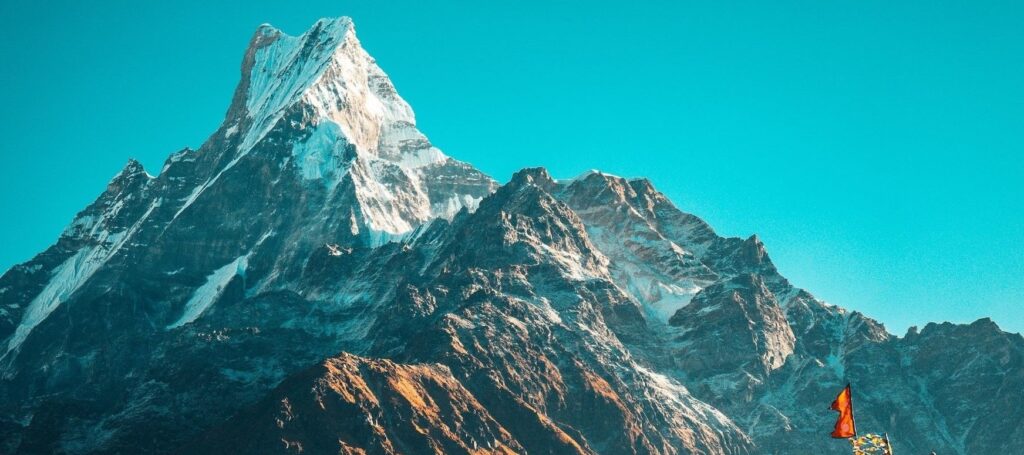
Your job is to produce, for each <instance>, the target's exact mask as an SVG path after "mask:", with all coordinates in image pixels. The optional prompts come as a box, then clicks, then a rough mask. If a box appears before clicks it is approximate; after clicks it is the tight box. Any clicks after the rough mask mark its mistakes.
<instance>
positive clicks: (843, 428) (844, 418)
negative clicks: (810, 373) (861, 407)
mask: <svg viewBox="0 0 1024 455" xmlns="http://www.w3.org/2000/svg"><path fill="white" fill-rule="evenodd" d="M832 410H833V411H839V420H836V429H835V430H834V431H832V437H833V438H836V439H846V438H852V437H854V436H856V435H857V426H856V425H855V424H854V423H853V396H852V395H851V394H850V385H849V384H847V385H846V388H844V389H843V391H842V392H839V396H838V397H836V401H833V402H832Z"/></svg>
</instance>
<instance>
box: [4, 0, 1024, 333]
mask: <svg viewBox="0 0 1024 455" xmlns="http://www.w3.org/2000/svg"><path fill="white" fill-rule="evenodd" d="M149 3H156V2H137V1H131V2H130V1H110V2H81V1H73V2H72V1H66V2H46V4H45V6H44V4H43V3H41V2H29V1H23V0H5V1H3V2H2V3H0V22H2V27H0V62H3V66H2V71H0V132H2V136H0V138H2V140H0V213H2V214H3V215H2V217H3V222H2V223H0V238H2V239H4V240H3V241H2V246H0V270H6V269H7V268H8V267H9V266H11V265H13V264H15V263H17V262H21V261H25V260H27V259H29V258H30V257H31V256H32V255H33V254H35V253H36V252H39V251H41V250H42V249H43V248H45V247H46V246H47V245H49V244H51V243H52V242H53V241H54V240H55V239H56V238H57V236H58V235H59V233H60V231H61V230H62V229H63V227H64V226H65V225H66V224H67V223H68V222H69V221H70V220H71V219H72V217H73V216H74V214H75V212H77V211H78V210H79V209H81V208H83V207H84V206H85V205H86V204H88V203H89V202H91V201H92V200H93V199H94V198H95V197H96V196H97V195H98V194H99V193H100V192H101V191H102V190H103V188H104V186H105V184H106V182H107V181H108V180H109V179H110V178H111V177H112V176H113V175H114V174H115V173H117V171H118V170H119V169H120V168H121V167H122V166H123V165H124V163H125V162H126V161H127V159H128V158H129V157H135V158H137V159H139V160H140V161H142V162H143V164H144V165H145V166H146V168H147V169H149V170H150V172H153V173H155V172H157V171H158V170H159V169H160V166H161V164H162V162H163V160H164V159H165V158H166V156H167V155H168V154H169V153H171V152H173V151H175V150H178V149H180V148H182V147H184V146H191V147H197V146H199V145H200V144H201V143H202V142H203V140H204V139H205V137H206V136H207V135H208V134H210V133H212V132H213V131H214V130H215V129H216V127H217V126H218V124H219V122H220V120H221V118H222V116H223V114H224V111H225V110H226V108H227V106H228V103H229V101H230V98H231V94H232V90H233V89H234V86H235V83H236V82H237V78H238V75H239V65H240V62H241V58H242V53H243V51H244V50H245V47H246V44H247V42H248V39H249V38H250V36H251V35H252V32H253V31H254V30H255V28H256V26H257V25H259V24H260V23H263V22H270V23H272V24H274V25H276V26H278V27H279V28H282V29H283V30H285V31H286V32H288V33H291V34H298V33H301V32H302V31H304V30H305V29H306V28H307V27H309V26H310V25H311V24H312V23H313V22H314V21H315V20H316V19H317V18H318V17H321V16H338V15H349V16H352V17H353V18H354V19H355V22H356V27H357V30H358V33H359V36H360V38H361V40H362V41H363V44H364V45H365V47H366V48H367V49H368V50H369V51H370V53H371V54H373V55H374V56H375V57H376V58H377V60H378V61H379V63H380V64H381V66H382V67H383V68H384V70H385V71H387V72H388V73H389V74H390V75H391V76H392V78H393V79H394V81H395V84H396V85H397V87H398V89H399V91H400V92H401V93H402V95H403V96H404V97H405V98H406V99H407V100H408V101H409V102H410V103H411V104H412V105H413V107H414V108H415V110H416V112H417V115H418V117H419V122H420V126H421V129H422V130H423V131H424V132H425V133H426V134H427V135H428V136H429V137H430V138H431V139H432V141H433V142H434V143H435V144H437V145H438V146H439V147H441V148H442V149H443V150H445V151H446V152H447V153H448V154H450V155H452V156H455V157H457V158H460V159H463V160H466V161H469V162H471V163H473V164H475V165H476V166H478V167H479V168H481V169H482V170H484V171H485V172H487V173H489V174H491V175H492V176H494V177H495V178H497V179H499V180H502V181H504V180H507V179H508V177H509V176H510V175H511V174H512V172H514V171H515V170H517V169H519V168H522V167H526V166H537V165H543V166H546V167H547V168H548V169H550V170H551V172H552V174H553V175H555V176H556V177H571V176H574V175H576V174H578V173H581V172H583V171H584V170H586V169H589V168H599V169H602V170H605V171H606V172H610V173H613V174H618V175H622V176H647V177H649V178H651V180H653V181H654V183H655V185H656V186H657V187H658V189H660V190H661V191H663V192H664V193H666V194H667V195H668V196H669V197H670V198H672V200H674V201H675V202H676V204H677V205H679V206H680V207H681V208H682V209H683V210H686V211H689V212H692V213H695V214H697V215H699V216H701V217H703V218H705V219H706V220H708V221H709V222H710V223H711V224H712V225H713V226H715V228H716V229H718V231H719V232H720V233H722V234H725V235H732V236H744V237H746V236H748V235H750V234H753V233H757V234H759V235H760V236H761V237H762V238H763V240H764V241H765V243H766V244H767V246H768V250H769V253H770V254H771V256H772V258H773V259H774V261H775V263H776V264H777V265H778V267H779V268H780V270H781V271H782V272H783V274H785V275H786V276H787V277H789V278H790V279H791V280H792V281H793V282H794V283H796V284H797V285H798V286H802V287H805V288H807V289H809V290H811V291H812V292H813V293H815V294H816V295H818V296H820V297H822V298H824V299H826V300H828V301H830V302H832V303H835V304H839V305H842V306H845V307H848V308H851V309H856V310H860V311H863V312H864V313H867V314H868V315H870V316H873V317H875V318H878V319H880V320H881V321H882V322H884V323H885V324H886V325H887V327H888V328H889V330H890V331H892V332H894V333H897V334H902V333H904V331H905V330H906V329H907V327H908V326H910V325H923V323H925V322H927V321H941V320H950V321H956V322H969V321H972V320H974V319H977V318H979V317H983V316H991V317H992V318H993V319H995V320H996V321H997V322H998V323H999V324H1000V325H1001V326H1002V327H1004V328H1006V329H1008V330H1013V331H1022V330H1024V309H1022V308H1024V88H1022V87H1024V2H1021V1H1019V0H1010V1H985V0H977V1H973V0H972V1H968V0H964V1H958V2H952V1H929V2H925V1H915V2H892V1H876V0H857V1H852V0H851V1H821V0H815V1H802V2H794V1H788V2H765V1H757V2H754V1H750V2H747V1H707V2H703V1H664V2H642V1H632V2H600V1H591V2H586V3H583V2H567V1H550V0H549V1H537V2H528V1H515V2H512V1H487V2H470V1H458V2H423V1H408V2H406V1H397V0H391V1H373V2H371V1H330V2H327V1H325V2H280V1H277V2H271V1H245V2H242V1H234V2H232V1H216V2H214V1H201V2H198V1H176V2H164V4H162V5H148V4H149ZM142 4H147V5H146V6H143V5H142ZM581 5H587V6H586V8H583V7H581Z"/></svg>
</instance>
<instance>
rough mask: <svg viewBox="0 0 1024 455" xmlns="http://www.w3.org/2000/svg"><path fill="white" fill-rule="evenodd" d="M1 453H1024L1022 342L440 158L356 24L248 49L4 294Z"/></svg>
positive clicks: (590, 200) (604, 180) (585, 185)
mask: <svg viewBox="0 0 1024 455" xmlns="http://www.w3.org/2000/svg"><path fill="white" fill-rule="evenodd" d="M0 340H2V344H0V353H2V354H0V404H2V406H0V452H3V453H25V454H29V453H32V454H36V453H69V454H85V453H139V452H142V453H224V452H245V453H307V454H308V453H314V454H318V453H559V454H562V453H577V454H590V453H608V454H620V453H643V454H653V453H658V454H674V453H700V454H754V453H780V454H781V453H807V452H813V453H825V452H828V451H834V450H845V449H846V443H845V442H841V441H839V442H836V441H832V440H831V439H829V438H828V437H827V429H828V427H829V425H830V422H829V419H831V418H832V417H833V416H832V415H831V413H830V412H828V411H826V410H825V409H826V406H827V404H828V402H829V401H830V400H831V399H832V397H834V393H835V391H836V390H838V389H839V388H841V387H842V385H844V384H846V383H848V382H853V383H855V384H857V387H856V389H855V390H856V392H855V394H856V393H860V395H858V396H856V397H855V399H856V400H857V403H858V411H857V412H858V413H857V419H858V427H860V428H865V429H868V430H872V431H876V430H877V431H888V433H889V435H890V436H891V439H892V440H893V443H894V445H895V447H896V450H897V451H899V452H908V453H926V452H928V451H930V450H935V451H937V452H939V453H957V454H969V453H1021V452H1024V430H1022V428H1024V412H1022V411H1021V410H1020V409H1017V408H1013V407H1009V406H1005V403H1017V402H1021V401H1024V395H1022V393H1024V392H1022V391H1024V339H1022V338H1021V336H1020V335H1016V334H1008V333H1005V332H1003V331H1001V330H999V328H998V327H997V326H996V325H995V324H994V323H993V322H991V321H987V320H983V321H978V322H976V323H974V324H970V325H954V324H948V323H945V324H929V325H928V326H926V327H925V328H924V329H922V330H921V331H917V330H914V331H911V332H910V333H908V334H907V336H905V337H902V338H900V337H895V336H893V335H891V334H889V333H888V332H886V331H885V329H884V328H883V327H882V326H881V325H880V324H879V323H877V322H875V321H874V320H872V319H870V318H869V317H867V316H865V315H862V314H860V313H857V312H851V311H847V310H845V309H842V308H840V307H837V306H834V305H829V304H826V303H824V302H822V301H820V300H818V299H816V298H815V297H814V296H813V295H812V294H810V293H809V292H807V291H806V290H803V289H800V288H798V287H796V286H795V285H794V284H792V283H790V282H789V281H788V280H787V279H786V278H784V277H783V276H781V275H780V274H779V272H778V270H777V269H776V268H775V266H774V265H773V264H772V261H771V259H770V257H769V255H768V253H767V248H766V247H765V245H764V244H763V243H762V242H761V240H760V239H758V238H757V237H756V236H751V237H749V238H746V239H742V238H728V237H723V236H720V235H718V234H717V233H716V232H715V231H714V230H713V229H712V228H711V226H709V225H708V224H707V223H705V222H704V221H703V220H701V219H700V218H698V217H697V216H694V215H692V214H688V213H685V212H682V211H680V210H679V209H678V208H677V207H675V206H674V205H673V204H672V202H671V201H669V200H668V198H666V197H665V195H663V194H661V193H660V192H658V191H657V190H656V189H655V187H654V185H653V184H652V183H651V182H650V181H648V180H646V179H625V178H620V177H616V176H612V175H608V174H604V173H601V172H597V171H592V172H588V173H585V174H584V175H581V176H579V177H577V178H574V179H569V180H557V179H554V178H552V176H550V175H549V174H548V172H547V171H546V170H544V169H543V168H532V169H524V170H522V171H520V172H518V173H517V174H516V175H515V176H513V177H512V179H511V180H510V181H509V182H508V183H506V184H504V185H500V186H499V185H498V184H497V183H496V182H494V181H493V180H492V179H491V178H489V177H487V176H486V175H484V174H483V173H481V172H480V171H478V170H476V169H475V168H473V167H472V166H470V165H468V164H466V163H463V162H460V161H457V160H455V159H452V158H450V157H448V156H446V155H445V154H443V153H442V152H441V151H440V150H438V149H437V148H436V147H434V146H433V145H432V144H431V143H430V142H429V141H428V140H427V138H426V137H425V136H424V135H423V134H422V133H421V132H420V131H419V130H418V129H417V128H416V122H415V117H414V115H413V112H412V109H411V108H410V107H409V105H408V104H407V103H406V102H405V101H404V100H402V98H401V97H400V96H399V95H398V93H397V91H396V90H395V87H394V86H393V84H392V83H391V81H390V80H389V79H388V77H387V75H386V74H385V73H384V72H383V71H382V70H381V69H380V68H379V67H378V66H377V63H376V62H375V61H374V60H373V58H371V57H370V56H369V54H367V53H366V51H365V50H363V48H362V46H361V45H360V43H359V40H358V39H357V38H356V34H355V28H354V26H353V24H352V21H351V20H350V19H348V18H340V19H325V20H320V21H318V22H317V23H316V24H315V25H314V26H313V27H312V28H311V29H310V30H308V31H307V32H306V33H304V34H302V35H300V36H294V37H293V36H289V35H286V34H284V33H283V32H281V31H279V30H277V29H275V28H273V27H271V26H269V25H263V26H260V27H259V28H258V29H257V31H256V33H255V34H254V35H253V38H252V40H251V42H250V45H249V48H248V50H247V51H246V53H245V56H244V58H243V62H242V71H241V81H240V82H239V84H238V88H237V89H236V91H235V95H234V98H233V100H232V103H231V106H230V108H229V109H228V112H227V114H226V117H225V120H224V123H223V124H222V125H221V126H220V128H219V129H217V131H216V132H215V133H214V134H213V135H211V136H210V138H209V139H208V140H207V141H206V142H205V143H204V144H203V145H202V146H201V147H199V149H197V150H191V149H185V150H181V151H178V152H176V153H173V154H171V156H170V157H169V158H168V159H167V161H166V163H165V164H164V166H163V168H162V169H161V171H160V172H159V175H157V176H155V177H154V176H152V175H151V174H149V173H147V172H146V171H145V170H144V169H143V168H142V166H141V165H140V164H139V163H137V162H135V161H129V162H128V164H127V165H126V166H125V168H124V169H123V170H122V171H121V172H120V173H119V174H118V175H116V176H115V177H114V178H113V179H112V180H111V181H110V183H109V184H108V186H107V188H106V189H105V190H104V191H103V192H102V194H100V196H99V197H98V198H97V199H96V201H95V202H93V203H92V204H91V205H89V206H88V207H86V208H85V209H84V210H82V211H81V212H80V213H79V214H78V215H77V216H76V217H75V219H74V220H73V221H72V222H71V224H70V225H69V226H68V228H67V229H66V230H65V231H64V232H63V233H62V234H61V236H60V238H59V239H58V240H57V242H56V243H55V244H54V245H53V246H51V247H50V248H48V249H46V250H45V251H43V252H42V253H40V254H38V255H37V256H36V257H34V258H33V259H32V260H30V261H28V262H26V263H24V264H19V265H17V266H15V267H12V268H11V269H10V270H8V271H7V272H6V273H4V274H3V276H2V277H0Z"/></svg>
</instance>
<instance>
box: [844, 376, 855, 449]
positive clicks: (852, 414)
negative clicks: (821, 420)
mask: <svg viewBox="0 0 1024 455" xmlns="http://www.w3.org/2000/svg"><path fill="white" fill-rule="evenodd" d="M846 388H847V389H850V420H852V421H853V437H855V438H856V437H857V417H856V416H855V415H854V411H855V410H854V409H853V387H852V385H851V384H850V383H849V382H847V383H846Z"/></svg>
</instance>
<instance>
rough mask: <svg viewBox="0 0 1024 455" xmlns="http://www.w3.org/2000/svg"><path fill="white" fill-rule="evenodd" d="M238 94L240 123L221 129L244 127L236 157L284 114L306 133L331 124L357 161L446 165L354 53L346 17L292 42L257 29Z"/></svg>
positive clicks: (372, 67)
mask: <svg viewBox="0 0 1024 455" xmlns="http://www.w3.org/2000/svg"><path fill="white" fill-rule="evenodd" d="M239 94H240V95H243V96H244V116H238V117H236V118H234V119H229V122H245V123H248V124H249V128H248V132H247V134H246V136H245V138H244V140H243V143H242V145H241V149H242V153H245V152H246V151H247V149H248V148H251V147H252V146H253V145H255V143H256V142H258V141H259V140H261V139H262V138H263V137H264V136H265V135H266V134H267V132H268V131H269V130H270V129H272V128H273V127H274V125H276V124H277V122H278V121H280V120H281V118H283V116H284V115H285V114H286V113H296V114H299V115H301V116H302V117H303V118H304V120H308V121H309V122H310V123H312V124H314V125H318V124H320V123H323V122H325V121H326V122H331V123H334V124H336V125H337V126H338V127H339V128H340V130H341V133H342V135H343V136H344V138H345V139H346V140H347V142H348V143H350V144H352V145H354V146H355V147H356V150H357V152H358V153H360V154H364V155H372V156H376V157H380V158H384V159H388V160H389V161H393V162H397V163H398V164H401V165H403V166H405V167H411V168H416V167H421V166H424V165H429V164H433V163H438V162H442V161H444V160H445V159H446V157H445V155H444V154H443V153H441V151H440V150H438V149H437V148H435V147H433V146H431V145H430V143H429V142H428V141H427V139H426V137H425V136H423V134H422V133H420V132H419V131H418V130H417V129H416V127H415V125H416V119H415V116H414V114H413V111H412V108H411V107H410V106H409V104H408V103H406V102H405V100H403V99H402V98H401V97H400V96H398V93H397V92H396V91H395V88H394V85H392V83H391V80H390V79H389V78H388V76H387V74H385V73H384V71H382V70H381V69H380V67H379V66H377V63H376V61H375V60H374V59H373V58H372V57H371V56H370V55H369V54H368V53H367V52H366V51H365V50H364V49H363V48H362V46H361V44H360V43H359V39H358V38H357V37H356V34H355V27H354V25H353V23H352V20H351V19H349V18H347V17H341V18H336V19H321V20H319V21H317V22H316V24H314V25H313V27H312V28H310V29H309V30H308V31H306V32H305V33H303V34H302V35H299V36H289V35H287V34H285V33H283V32H282V31H280V30H278V29H276V28H274V27H273V26H270V25H268V24H264V25H261V26H260V27H259V28H258V29H257V31H256V34H255V36H254V37H253V40H252V43H251V45H250V49H249V52H247V54H246V61H245V64H244V67H243V80H242V82H241V85H240V87H239ZM240 101H242V100H238V99H236V103H239V105H240V106H239V107H241V103H240ZM296 107H297V109H298V111H297V112H296V111H293V110H292V109H295V108H296ZM239 113H240V114H241V112H239ZM233 126H234V125H227V127H228V128H231V127H233Z"/></svg>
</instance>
